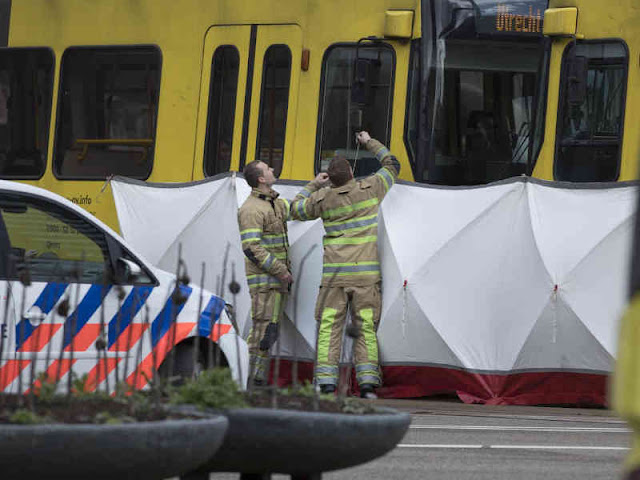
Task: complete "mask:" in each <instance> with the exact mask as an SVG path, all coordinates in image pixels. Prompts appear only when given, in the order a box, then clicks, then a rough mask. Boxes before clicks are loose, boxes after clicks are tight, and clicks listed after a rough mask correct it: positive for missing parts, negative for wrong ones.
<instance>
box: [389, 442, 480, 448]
mask: <svg viewBox="0 0 640 480" xmlns="http://www.w3.org/2000/svg"><path fill="white" fill-rule="evenodd" d="M398 447H399V448H482V445H436V444H434V445H419V444H411V443H406V444H403V443H401V444H399V445H398Z"/></svg>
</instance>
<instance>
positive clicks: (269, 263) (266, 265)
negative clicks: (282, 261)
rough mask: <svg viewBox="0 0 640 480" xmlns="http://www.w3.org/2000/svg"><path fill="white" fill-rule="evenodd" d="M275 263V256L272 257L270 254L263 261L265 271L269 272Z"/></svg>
mask: <svg viewBox="0 0 640 480" xmlns="http://www.w3.org/2000/svg"><path fill="white" fill-rule="evenodd" d="M274 261H275V258H273V255H271V254H270V253H269V254H268V255H267V256H266V257H265V259H264V260H263V261H262V264H261V266H262V268H264V269H265V270H268V269H269V268H271V266H272V265H273V262H274Z"/></svg>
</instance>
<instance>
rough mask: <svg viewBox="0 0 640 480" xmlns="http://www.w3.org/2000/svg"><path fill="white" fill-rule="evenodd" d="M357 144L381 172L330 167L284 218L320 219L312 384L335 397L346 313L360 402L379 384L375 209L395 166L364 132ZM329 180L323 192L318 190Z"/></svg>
mask: <svg viewBox="0 0 640 480" xmlns="http://www.w3.org/2000/svg"><path fill="white" fill-rule="evenodd" d="M357 141H358V142H360V143H361V144H362V145H364V146H365V147H366V148H367V150H369V151H370V152H371V153H373V154H374V155H375V157H376V158H377V159H378V160H379V161H380V162H381V164H382V168H380V170H378V171H377V172H376V173H375V174H374V175H371V176H369V177H367V178H365V179H363V180H358V181H356V180H355V179H354V177H353V169H352V168H351V165H350V164H349V161H348V160H347V159H346V158H344V157H341V156H336V157H335V158H333V160H331V163H330V164H329V168H328V169H327V174H320V175H318V176H317V177H316V179H315V180H314V181H312V182H310V183H309V184H307V185H306V186H305V187H304V188H303V189H302V191H300V192H299V193H298V195H296V197H295V199H294V200H293V203H292V205H291V216H292V218H294V219H296V220H313V219H315V218H322V221H323V223H324V229H325V236H324V239H323V246H324V265H323V272H322V282H321V286H320V293H319V295H318V302H317V304H316V319H317V321H318V325H319V327H318V342H317V358H316V367H315V372H314V376H315V382H316V384H317V385H320V390H321V391H322V392H324V393H331V392H335V391H336V389H337V384H338V362H339V360H340V351H341V348H342V345H341V343H342V334H343V330H344V327H345V320H346V315H347V308H349V307H350V309H351V316H352V319H353V320H352V321H353V323H354V325H355V327H356V329H357V330H358V331H359V332H360V335H359V336H358V337H357V338H356V339H355V349H354V361H355V370H356V380H357V382H358V386H359V387H360V395H361V396H362V397H365V398H366V397H370V396H373V394H374V391H375V389H376V388H377V387H379V386H380V384H381V377H380V367H379V357H378V340H377V338H376V331H377V329H378V323H379V321H380V309H381V306H382V300H381V294H380V282H381V277H380V262H379V258H378V245H377V240H378V236H377V233H378V209H379V207H380V202H381V201H382V199H383V198H384V196H385V195H386V194H387V192H388V191H389V189H390V188H391V187H392V186H393V184H394V183H395V181H396V178H397V177H398V173H399V172H400V164H399V163H398V161H397V160H396V158H395V157H394V156H392V155H391V154H390V153H389V150H388V149H387V148H386V147H385V146H384V145H382V144H381V143H380V142H378V141H377V140H375V139H372V138H371V137H370V136H369V134H368V133H367V132H360V133H358V134H357ZM327 179H328V180H330V181H331V187H330V188H323V186H324V183H325V182H326V181H327Z"/></svg>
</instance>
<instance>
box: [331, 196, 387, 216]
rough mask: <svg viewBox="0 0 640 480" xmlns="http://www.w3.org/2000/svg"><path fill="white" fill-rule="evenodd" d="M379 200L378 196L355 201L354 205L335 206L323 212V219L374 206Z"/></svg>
mask: <svg viewBox="0 0 640 480" xmlns="http://www.w3.org/2000/svg"><path fill="white" fill-rule="evenodd" d="M378 202H379V200H378V199H377V198H370V199H369V200H364V201H362V202H358V203H354V204H353V205H345V206H344V207H338V208H334V209H332V210H327V211H326V212H323V213H322V218H323V219H330V218H335V217H339V216H340V215H344V214H345V213H351V212H355V211H357V210H362V209H364V208H368V207H373V206H375V205H377V204H378Z"/></svg>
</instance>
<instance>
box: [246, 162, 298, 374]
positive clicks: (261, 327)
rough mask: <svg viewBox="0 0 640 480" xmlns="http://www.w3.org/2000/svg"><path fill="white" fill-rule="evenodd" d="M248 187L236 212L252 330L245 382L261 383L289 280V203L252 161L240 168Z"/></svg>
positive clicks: (266, 170) (268, 173)
mask: <svg viewBox="0 0 640 480" xmlns="http://www.w3.org/2000/svg"><path fill="white" fill-rule="evenodd" d="M243 173H244V177H245V179H246V181H247V183H248V184H249V186H250V187H251V188H252V190H251V195H249V197H248V198H247V200H245V202H244V203H243V204H242V207H240V210H239V212H238V223H239V225H240V237H241V239H242V249H243V250H244V253H245V256H246V258H245V268H246V273H247V282H248V283H249V292H250V294H251V317H252V319H253V327H252V329H251V332H250V333H249V339H248V344H249V362H250V367H249V368H250V370H249V373H250V378H249V381H250V382H253V384H254V385H264V384H265V383H266V380H267V368H268V362H269V349H270V348H271V346H272V345H273V343H274V342H275V341H276V338H277V334H278V323H279V321H280V316H281V315H282V312H283V309H284V305H285V303H286V295H287V293H288V292H289V288H290V285H291V282H292V276H291V266H290V263H289V257H288V251H287V250H288V248H289V243H288V241H287V219H288V218H289V202H288V201H287V200H284V199H281V198H278V193H277V192H275V191H274V190H273V189H272V188H271V186H272V185H273V184H274V183H275V182H276V177H275V175H274V174H273V169H272V168H270V167H269V166H268V165H267V164H266V163H264V162H261V161H258V160H256V161H255V162H251V163H249V164H248V165H247V166H246V167H245V168H244V171H243Z"/></svg>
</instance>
